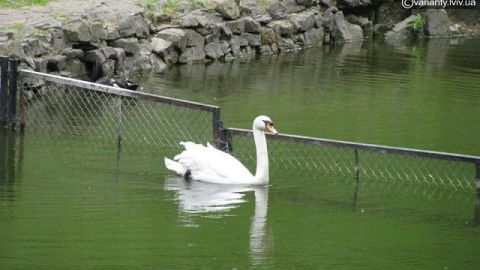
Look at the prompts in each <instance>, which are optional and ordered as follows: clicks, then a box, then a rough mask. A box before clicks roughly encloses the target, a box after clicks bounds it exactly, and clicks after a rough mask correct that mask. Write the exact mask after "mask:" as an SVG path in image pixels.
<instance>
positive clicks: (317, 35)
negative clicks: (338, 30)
mask: <svg viewBox="0 0 480 270" xmlns="http://www.w3.org/2000/svg"><path fill="white" fill-rule="evenodd" d="M303 36H304V41H303V43H304V46H307V47H308V46H320V45H322V44H323V39H324V33H323V28H312V29H310V30H309V31H306V32H305V33H303Z"/></svg>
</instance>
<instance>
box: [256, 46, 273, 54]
mask: <svg viewBox="0 0 480 270" xmlns="http://www.w3.org/2000/svg"><path fill="white" fill-rule="evenodd" d="M259 53H260V54H261V55H272V54H273V50H272V48H271V47H270V46H268V45H262V46H260V48H259Z"/></svg>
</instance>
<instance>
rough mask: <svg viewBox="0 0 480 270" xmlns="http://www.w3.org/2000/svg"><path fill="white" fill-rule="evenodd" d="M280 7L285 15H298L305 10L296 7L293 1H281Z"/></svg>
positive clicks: (303, 7)
mask: <svg viewBox="0 0 480 270" xmlns="http://www.w3.org/2000/svg"><path fill="white" fill-rule="evenodd" d="M282 5H283V6H284V7H285V12H286V13H287V14H291V13H299V12H302V11H304V10H305V6H300V5H298V4H297V3H296V2H295V0H283V1H282Z"/></svg>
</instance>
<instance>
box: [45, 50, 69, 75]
mask: <svg viewBox="0 0 480 270" xmlns="http://www.w3.org/2000/svg"><path fill="white" fill-rule="evenodd" d="M66 64H67V57H65V56H64V55H59V54H56V55H53V56H52V57H50V58H48V63H47V72H52V71H60V70H64V69H65V67H66Z"/></svg>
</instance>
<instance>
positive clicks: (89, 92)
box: [18, 70, 480, 190]
mask: <svg viewBox="0 0 480 270" xmlns="http://www.w3.org/2000/svg"><path fill="white" fill-rule="evenodd" d="M18 90H20V91H19V92H18V93H19V94H20V98H19V99H20V100H21V102H20V108H19V117H18V118H19V119H20V126H21V127H26V128H25V132H26V133H27V134H34V135H36V134H43V135H45V136H44V137H48V138H49V139H53V140H62V139H65V140H67V139H66V138H69V139H68V141H69V142H71V137H72V136H73V137H74V138H75V140H76V141H77V142H78V143H86V144H89V145H91V144H92V143H94V144H98V145H100V146H105V145H121V146H122V149H129V150H130V151H137V152H141V153H144V152H145V151H147V150H149V151H150V152H152V153H156V152H160V150H161V152H162V153H163V154H166V153H168V154H169V155H171V154H175V153H176V152H178V151H180V150H181V149H180V146H179V144H178V143H179V142H180V141H194V142H199V143H205V142H207V141H210V142H213V143H214V144H215V145H217V146H218V147H219V148H221V149H223V150H227V149H228V150H230V151H231V152H232V153H233V154H234V155H235V156H236V157H237V158H239V159H240V160H241V161H242V162H244V163H245V164H247V166H248V167H250V169H251V170H252V171H253V170H254V169H255V168H254V164H255V149H254V147H255V146H254V142H253V137H252V133H251V131H248V130H242V129H234V128H232V129H223V128H222V123H221V121H220V108H219V107H217V106H212V105H207V104H201V103H195V102H190V101H185V100H178V99H173V98H167V97H162V96H157V95H152V94H147V93H142V92H135V91H128V90H123V89H118V88H114V87H109V86H103V85H98V84H94V83H89V82H84V81H79V80H74V79H69V78H64V77H60V76H53V75H48V74H43V73H37V72H33V71H25V70H22V71H20V77H19V79H18ZM268 148H269V157H270V164H271V165H270V166H271V171H272V173H271V174H272V176H273V177H283V176H285V175H287V174H291V176H294V177H319V176H329V175H331V176H335V177H337V178H338V177H340V178H343V179H348V181H351V180H354V181H357V182H358V181H360V179H361V180H362V181H363V180H364V179H376V180H378V181H382V182H386V183H396V182H399V183H413V184H426V185H435V186H446V187H449V188H454V189H463V190H465V189H469V190H471V189H474V188H477V190H478V188H479V187H480V157H474V156H465V155H457V154H449V153H439V152H431V151H420V150H414V149H405V148H394V147H387V146H379V145H369V144H360V143H352V142H342V141H334V140H327V139H320V138H311V137H302V136H293V135H277V136H270V135H269V143H268ZM165 149H168V151H165ZM139 150H140V151H139ZM279 171H280V175H278V176H277V175H275V173H276V172H279Z"/></svg>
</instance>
